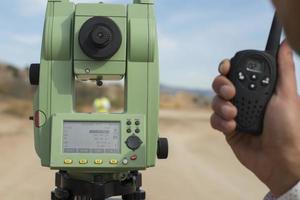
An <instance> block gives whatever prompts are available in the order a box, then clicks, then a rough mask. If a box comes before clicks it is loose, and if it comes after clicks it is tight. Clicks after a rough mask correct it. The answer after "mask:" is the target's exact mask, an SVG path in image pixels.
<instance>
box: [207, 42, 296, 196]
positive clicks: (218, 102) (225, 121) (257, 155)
mask: <svg viewBox="0 0 300 200" xmlns="http://www.w3.org/2000/svg"><path fill="white" fill-rule="evenodd" d="M229 70H230V61H229V60H224V61H223V62H222V63H221V64H220V68H219V71H220V73H221V75H220V76H218V77H217V78H216V79H215V80H214V82H213V89H214V91H215V92H216V94H217V95H216V97H215V98H214V100H213V104H212V108H213V110H214V114H213V115H212V117H211V125H212V127H213V128H215V129H217V130H219V131H221V132H223V133H224V134H225V136H226V139H227V142H228V144H229V145H230V146H231V148H232V150H233V152H234V153H235V155H236V157H237V158H238V160H239V161H240V162H241V163H242V164H243V165H244V166H245V167H247V168H248V169H249V170H251V171H252V172H253V173H254V174H255V175H256V176H257V177H258V178H259V179H260V180H261V181H262V182H263V183H265V184H266V185H267V186H268V187H269V188H270V190H271V192H272V193H273V195H274V196H275V197H278V196H280V195H282V194H283V193H285V192H287V191H288V190H289V189H290V188H292V187H293V186H294V185H295V184H296V183H297V182H298V181H299V180H300V122H299V120H300V98H299V96H298V94H297V83H296V75H295V64H294V61H293V52H292V49H291V48H290V46H289V45H288V43H287V42H286V41H285V42H283V44H282V45H281V48H280V51H279V55H278V82H277V87H276V91H275V93H274V95H273V96H272V98H271V100H270V102H269V104H268V106H267V109H266V113H265V119H264V129H263V133H262V135H260V136H253V135H249V134H244V133H236V132H235V129H236V122H235V121H234V119H235V117H236V116H237V112H238V111H237V108H236V107H235V106H234V105H233V104H232V103H231V102H230V100H231V99H232V98H234V96H235V94H236V91H235V87H234V85H233V84H232V82H231V81H230V80H229V79H228V78H227V77H226V75H227V74H228V73H229Z"/></svg>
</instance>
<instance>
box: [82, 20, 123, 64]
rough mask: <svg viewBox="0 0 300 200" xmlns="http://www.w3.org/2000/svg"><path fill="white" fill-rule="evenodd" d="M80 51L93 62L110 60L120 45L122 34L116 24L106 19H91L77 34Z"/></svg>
mask: <svg viewBox="0 0 300 200" xmlns="http://www.w3.org/2000/svg"><path fill="white" fill-rule="evenodd" d="M78 39H79V44H80V47H81V49H82V51H83V52H84V53H85V54H86V55H87V56H88V57H90V58H92V59H95V60H106V59H109V58H111V57H112V56H113V55H114V54H115V53H116V52H117V51H118V50H119V49H120V46H121V43H122V34H121V31H120V29H119V27H118V26H117V24H116V23H115V22H114V21H113V20H111V19H110V18H108V17H92V18H90V19H89V20H87V21H86V22H85V23H84V24H83V25H82V27H81V29H80V32H79V38H78Z"/></svg>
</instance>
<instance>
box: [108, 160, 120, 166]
mask: <svg viewBox="0 0 300 200" xmlns="http://www.w3.org/2000/svg"><path fill="white" fill-rule="evenodd" d="M109 163H110V164H112V165H116V164H118V161H117V160H111V161H110V162H109Z"/></svg>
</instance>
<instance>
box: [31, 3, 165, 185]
mask: <svg viewBox="0 0 300 200" xmlns="http://www.w3.org/2000/svg"><path fill="white" fill-rule="evenodd" d="M120 79H125V87H124V88H125V98H126V99H125V102H126V105H125V111H124V113H119V114H110V113H77V112H76V111H74V109H73V108H74V99H75V94H74V83H75V80H79V81H85V80H89V81H97V82H100V81H106V80H120ZM30 82H31V83H32V84H33V85H37V90H36V93H35V97H34V113H35V115H34V122H35V123H34V132H35V134H34V135H35V149H36V152H37V154H38V156H39V157H40V159H41V163H42V165H43V166H45V167H49V168H51V169H55V170H64V171H66V172H68V174H69V175H71V176H72V177H76V178H78V179H86V180H90V179H91V178H90V177H94V176H96V175H97V177H99V176H102V178H103V179H104V182H105V181H110V180H120V181H121V180H124V179H126V177H128V175H129V174H130V172H131V171H133V170H135V171H136V170H144V169H146V168H148V167H153V166H155V161H156V157H157V156H158V157H159V158H167V154H168V145H167V140H166V139H161V138H159V133H158V132H159V131H158V112H159V88H160V85H159V64H158V45H157V33H156V20H155V15H154V0H134V3H133V4H129V5H121V4H104V3H91V4H88V3H79V4H76V5H75V4H74V3H72V2H69V1H68V0H48V6H47V11H46V17H45V27H44V35H43V44H42V53H41V62H40V64H33V65H32V66H31V69H30Z"/></svg>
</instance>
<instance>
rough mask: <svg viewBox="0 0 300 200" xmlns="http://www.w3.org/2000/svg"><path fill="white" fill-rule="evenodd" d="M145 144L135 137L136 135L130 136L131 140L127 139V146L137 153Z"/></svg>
mask: <svg viewBox="0 0 300 200" xmlns="http://www.w3.org/2000/svg"><path fill="white" fill-rule="evenodd" d="M142 144H143V142H142V140H141V139H140V138H139V137H137V136H135V135H132V136H130V137H129V138H127V140H126V145H127V147H128V148H129V149H131V150H133V151H135V150H137V149H138V148H140V146H141V145H142Z"/></svg>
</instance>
